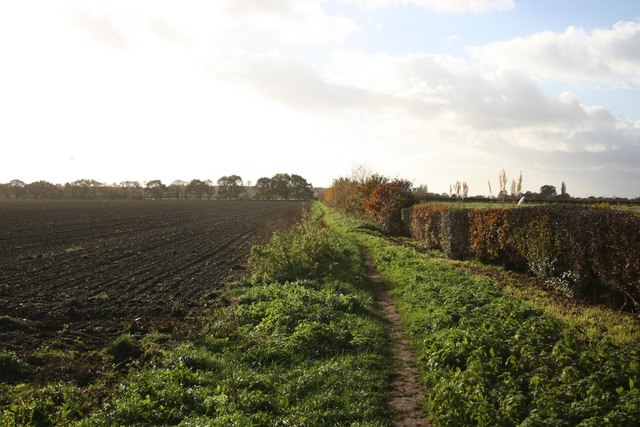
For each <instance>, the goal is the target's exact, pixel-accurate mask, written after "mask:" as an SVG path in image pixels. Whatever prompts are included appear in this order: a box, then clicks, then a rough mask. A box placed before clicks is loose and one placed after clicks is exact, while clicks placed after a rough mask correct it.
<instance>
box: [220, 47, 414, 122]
mask: <svg viewBox="0 0 640 427" xmlns="http://www.w3.org/2000/svg"><path fill="white" fill-rule="evenodd" d="M209 70H210V71H212V72H213V73H214V74H215V76H216V77H218V78H223V79H225V80H226V81H231V82H234V83H236V84H238V85H241V86H245V87H248V88H250V89H252V90H253V91H255V92H256V93H258V94H260V95H261V96H263V97H266V98H269V99H272V100H276V101H278V102H280V103H282V104H284V105H287V106H289V107H290V108H292V109H295V110H303V111H307V112H311V113H314V114H323V115H327V116H341V115H343V114H345V113H348V112H350V111H356V110H358V111H367V112H381V111H383V110H389V109H394V108H398V107H402V106H403V101H402V100H401V99H399V98H396V97H394V96H393V95H392V94H388V93H384V92H381V91H375V90H369V89H363V88H359V87H357V86H355V85H346V84H341V83H336V82H331V81H330V80H328V79H325V78H324V77H323V76H322V75H321V73H320V71H319V70H318V69H317V68H315V67H314V66H313V65H311V64H309V63H307V62H305V61H303V60H301V59H299V58H297V57H294V56H292V55H289V54H283V53H280V52H271V53H268V54H246V53H238V54H236V55H235V56H234V57H233V58H231V59H228V60H226V61H223V62H222V63H218V64H216V65H212V66H210V67H209Z"/></svg>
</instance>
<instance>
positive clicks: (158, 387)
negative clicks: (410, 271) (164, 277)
mask: <svg viewBox="0 0 640 427" xmlns="http://www.w3.org/2000/svg"><path fill="white" fill-rule="evenodd" d="M318 208H319V207H318V206H316V208H315V209H314V210H313V211H312V212H311V213H310V214H309V215H308V216H307V218H306V219H304V220H303V221H302V223H300V224H299V225H296V226H294V227H293V228H292V229H290V230H289V231H284V232H279V233H277V234H276V235H275V236H274V237H273V239H272V241H271V243H269V244H267V245H263V246H257V247H255V248H254V249H253V250H252V253H251V255H250V262H249V264H250V267H251V271H252V275H251V277H246V278H245V279H243V280H240V281H238V282H236V283H231V284H229V285H228V286H227V288H226V290H225V291H224V292H223V293H222V294H221V296H220V304H219V305H220V306H219V307H217V308H216V309H215V311H214V312H213V313H212V314H211V316H210V317H209V318H208V319H206V320H205V321H204V322H203V326H202V329H201V330H200V332H199V333H198V334H197V335H196V337H195V338H194V339H191V340H190V341H188V342H183V343H182V344H175V343H174V344H172V343H171V341H170V337H169V336H167V335H164V334H159V333H151V334H149V335H147V336H145V337H143V338H141V339H140V338H137V337H134V336H132V335H129V334H124V335H122V336H120V337H119V338H118V339H117V340H115V341H114V342H113V343H112V344H111V345H110V346H109V347H108V348H106V349H105V350H104V351H103V354H104V357H106V358H111V360H112V361H113V363H114V365H113V367H114V371H116V370H117V369H119V367H121V366H123V365H129V367H130V369H129V372H128V374H126V377H124V378H122V377H112V378H111V383H110V384H104V383H103V384H96V385H93V386H89V387H87V388H81V387H78V386H76V385H74V384H70V383H60V384H51V385H47V386H43V387H33V386H30V385H27V384H16V385H12V384H3V385H2V387H0V394H2V395H3V397H2V398H1V399H0V404H1V405H2V406H1V407H0V408H1V410H0V425H87V426H92V425H177V424H180V425H185V426H188V425H194V426H195V425H212V426H216V425H217V426H229V425H257V426H273V425H283V426H284V425H362V426H365V425H366V426H385V425H390V419H391V413H390V410H389V408H388V405H387V400H388V393H389V390H388V388H389V383H390V375H391V374H390V371H389V368H388V367H389V357H390V355H389V352H388V349H389V345H388V339H389V338H388V335H387V334H388V331H387V329H386V324H385V323H384V321H383V319H382V318H381V317H380V315H379V313H378V312H377V309H376V307H375V304H374V299H373V296H372V295H371V293H370V292H369V291H368V290H367V288H366V280H365V276H364V273H363V270H362V263H361V259H360V252H359V249H358V247H357V246H355V245H354V244H353V243H351V242H349V241H348V240H347V239H345V238H344V237H340V236H339V235H338V234H336V233H335V232H332V231H330V230H329V229H328V228H326V227H324V226H323V225H322V224H321V222H320V219H319V217H320V216H321V215H322V211H321V210H318ZM38 354H39V357H41V358H45V359H51V358H61V357H64V355H63V354H58V353H57V352H55V351H54V350H52V349H43V350H42V351H40V352H39V353H38ZM140 354H143V355H144V357H143V359H144V360H146V361H147V362H145V363H144V364H140V365H138V364H137V363H135V362H134V363H133V364H131V361H132V360H136V358H137V357H138V356H139V355H140ZM1 359H2V360H5V362H6V363H5V365H6V366H5V370H6V371H7V372H8V373H13V372H16V373H19V372H20V366H21V361H20V360H19V359H17V358H16V357H14V355H13V354H6V355H4V354H3V357H2V358H1ZM90 408H96V409H95V410H93V412H92V413H90V414H89V415H87V410H88V409H90Z"/></svg>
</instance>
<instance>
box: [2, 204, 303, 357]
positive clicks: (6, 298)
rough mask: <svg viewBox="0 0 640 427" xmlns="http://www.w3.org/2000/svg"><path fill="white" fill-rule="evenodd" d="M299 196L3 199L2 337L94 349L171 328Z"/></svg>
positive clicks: (25, 348) (292, 209)
mask: <svg viewBox="0 0 640 427" xmlns="http://www.w3.org/2000/svg"><path fill="white" fill-rule="evenodd" d="M301 208H302V203H299V202H196V201H117V202H116V201H113V202H98V201H83V202H80V201H46V202H38V201H5V202H1V203H0V342H1V343H2V348H1V349H2V350H5V351H12V352H15V353H17V354H23V355H24V354H27V353H29V352H31V351H34V350H35V349H37V348H39V347H42V346H46V345H48V344H51V343H55V344H56V345H57V346H62V348H65V347H69V348H74V349H77V350H79V351H89V350H94V349H99V348H101V347H104V346H105V345H106V344H107V343H108V342H111V341H113V340H114V339H115V338H116V337H117V336H119V335H120V334H122V333H123V332H125V331H127V332H131V333H144V332H147V331H148V330H160V331H163V330H164V331H170V330H172V328H173V327H174V325H175V324H179V323H181V322H183V320H184V319H185V318H188V317H190V316H193V315H196V314H197V313H198V311H199V310H201V309H202V307H204V306H206V305H207V304H210V303H211V302H212V300H215V298H216V295H217V293H216V289H218V288H219V287H220V286H221V284H222V282H223V281H224V279H226V278H227V277H228V276H229V275H230V274H231V273H232V272H233V271H234V270H239V269H242V268H243V265H244V263H245V260H246V257H247V255H248V250H249V248H250V247H251V245H253V244H255V243H257V242H259V241H260V240H261V238H262V237H263V235H264V234H266V232H267V230H268V229H269V228H270V227H273V226H274V225H273V224H274V223H277V222H278V221H279V220H281V219H282V218H283V217H286V216H295V214H296V212H299V211H300V209H301Z"/></svg>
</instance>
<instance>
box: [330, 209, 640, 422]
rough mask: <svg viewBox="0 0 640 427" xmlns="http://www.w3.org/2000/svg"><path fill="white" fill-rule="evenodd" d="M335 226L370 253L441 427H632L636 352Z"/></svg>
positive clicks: (444, 267) (433, 262)
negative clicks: (403, 327) (387, 287)
mask: <svg viewBox="0 0 640 427" xmlns="http://www.w3.org/2000/svg"><path fill="white" fill-rule="evenodd" d="M331 219H332V222H331V223H332V224H333V226H334V227H336V228H337V229H339V230H341V231H342V232H343V233H345V234H346V235H348V236H350V237H351V238H353V239H356V240H357V241H358V242H359V243H361V244H363V245H364V246H365V247H366V248H367V249H368V250H369V251H371V253H372V255H373V257H374V261H375V264H376V267H377V269H378V271H379V272H380V274H381V275H382V278H383V280H384V281H385V283H387V284H388V285H390V286H391V287H392V288H393V290H392V295H393V297H394V299H395V300H396V303H397V304H398V309H399V312H400V315H401V317H402V320H403V323H404V324H405V325H406V327H407V331H408V333H409V335H410V337H411V341H412V343H413V346H414V348H415V350H416V353H417V359H418V366H419V369H420V374H421V377H422V379H423V382H424V384H425V392H426V397H427V405H426V409H427V413H428V416H429V418H430V420H431V421H432V423H433V424H434V425H436V426H453V425H456V426H459V425H491V426H494V425H495V426H512V425H520V426H541V425H549V426H551V425H553V426H556V425H567V426H568V425H580V426H601V425H611V426H614V425H615V426H636V425H638V424H640V386H639V385H640V355H639V354H638V351H637V349H635V348H634V347H633V346H628V345H625V346H617V345H614V344H612V343H611V342H610V341H609V340H608V339H607V338H606V337H605V338H601V339H594V338H593V337H591V338H587V336H586V335H585V334H584V332H583V331H582V330H581V329H579V328H577V327H573V326H571V325H569V324H566V323H563V322H560V321H558V320H556V319H555V318H552V317H549V316H548V315H546V314H544V312H542V311H541V310H539V309H537V308H534V307H532V306H531V305H529V304H526V303H523V302H520V301H519V300H517V299H514V298H512V297H509V296H507V295H505V294H504V293H502V292H501V291H499V290H498V289H497V288H496V287H495V285H494V284H493V283H492V282H491V281H490V280H489V279H487V278H481V277H475V276H471V275H469V274H468V273H466V272H463V271H462V270H459V269H456V268H455V267H453V266H451V265H450V264H449V263H448V262H446V261H445V262H443V261H442V260H438V259H429V258H426V257H425V256H423V255H422V254H419V253H417V252H416V251H415V250H413V249H410V248H407V247H403V246H398V245H394V244H392V243H389V242H388V241H387V240H385V239H383V238H381V237H378V236H375V235H373V234H370V233H365V232H363V231H362V230H361V228H359V227H358V225H357V223H355V222H354V221H349V220H346V219H345V218H343V217H342V218H341V217H339V216H337V215H335V214H334V215H333V216H332V217H331Z"/></svg>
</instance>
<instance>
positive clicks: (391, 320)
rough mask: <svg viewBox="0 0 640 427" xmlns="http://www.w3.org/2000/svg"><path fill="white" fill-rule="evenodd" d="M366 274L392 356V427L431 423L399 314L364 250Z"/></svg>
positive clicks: (419, 425) (409, 426)
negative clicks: (386, 334) (383, 318)
mask: <svg viewBox="0 0 640 427" xmlns="http://www.w3.org/2000/svg"><path fill="white" fill-rule="evenodd" d="M363 259H364V266H365V271H366V273H367V277H368V278H369V281H370V282H371V284H372V286H373V289H374V291H375V296H376V301H377V303H378V305H379V306H380V309H381V310H382V313H383V315H384V316H385V318H386V320H387V322H388V324H389V331H390V337H391V352H392V356H393V366H392V369H393V379H392V383H391V396H392V397H391V401H390V402H389V406H390V407H391V410H392V411H393V412H394V414H395V416H394V419H393V425H394V426H407V427H422V426H431V423H430V422H429V420H428V419H427V418H426V416H425V413H424V411H423V409H422V406H423V405H424V399H425V397H424V388H423V386H422V384H421V383H420V377H419V374H418V368H417V367H416V363H415V360H416V359H415V354H414V353H413V351H412V350H411V346H410V344H409V341H408V339H407V337H406V336H405V334H404V328H403V325H402V323H401V321H400V315H399V314H398V311H397V309H396V306H395V304H394V302H393V300H392V299H391V297H390V296H389V292H388V289H387V286H386V285H385V283H384V282H383V281H382V279H381V278H380V275H379V274H378V271H377V270H376V268H375V265H374V263H373V259H372V258H371V255H370V254H369V253H368V252H366V251H363Z"/></svg>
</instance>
